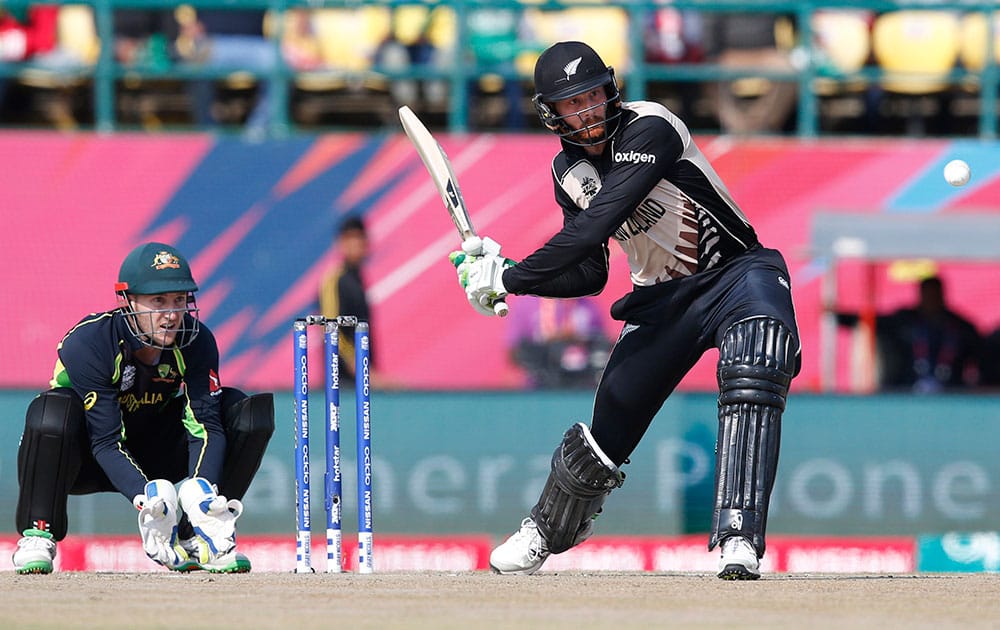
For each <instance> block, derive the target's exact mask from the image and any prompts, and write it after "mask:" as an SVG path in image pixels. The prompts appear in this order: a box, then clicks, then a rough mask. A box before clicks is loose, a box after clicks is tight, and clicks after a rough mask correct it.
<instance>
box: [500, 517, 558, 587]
mask: <svg viewBox="0 0 1000 630" xmlns="http://www.w3.org/2000/svg"><path fill="white" fill-rule="evenodd" d="M549 555H550V554H549V549H548V546H547V545H546V544H545V539H544V538H542V534H541V532H539V531H538V525H536V524H535V521H533V520H532V519H531V517H530V516H529V517H527V518H525V519H524V520H523V521H521V527H520V528H519V529H518V530H517V531H516V532H514V533H513V534H511V536H510V538H508V539H507V540H505V541H504V543H503V544H502V545H500V546H499V547H497V548H496V549H494V550H493V553H491V554H490V569H492V570H493V572H494V573H500V574H502V575H531V574H532V573H534V572H535V571H537V570H538V569H540V568H542V565H543V564H545V560H546V559H547V558H548V557H549Z"/></svg>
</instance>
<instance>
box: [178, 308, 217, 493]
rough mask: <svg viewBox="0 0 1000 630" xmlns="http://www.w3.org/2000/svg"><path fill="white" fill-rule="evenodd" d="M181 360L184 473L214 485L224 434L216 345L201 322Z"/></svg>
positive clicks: (210, 332) (210, 333) (211, 335)
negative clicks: (185, 450) (185, 448)
mask: <svg viewBox="0 0 1000 630" xmlns="http://www.w3.org/2000/svg"><path fill="white" fill-rule="evenodd" d="M177 352H180V351H177ZM183 360H184V364H185V365H186V368H185V372H184V389H185V391H186V392H187V399H188V400H187V405H186V406H185V410H184V418H183V422H184V429H185V431H186V435H187V440H188V475H189V476H191V477H203V478H205V479H208V480H209V481H210V482H212V483H214V484H218V483H219V481H220V476H221V474H222V464H223V461H224V459H225V456H226V433H225V430H224V429H223V427H222V409H221V405H220V401H221V398H222V386H221V383H220V382H219V348H218V346H217V344H216V341H215V336H214V335H213V334H212V331H211V330H209V329H208V327H207V326H206V325H205V324H204V323H202V324H201V330H200V332H199V333H198V336H197V337H196V338H195V340H194V341H193V342H192V343H191V345H190V346H188V347H187V348H185V349H184V350H183Z"/></svg>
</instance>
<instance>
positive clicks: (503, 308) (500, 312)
mask: <svg viewBox="0 0 1000 630" xmlns="http://www.w3.org/2000/svg"><path fill="white" fill-rule="evenodd" d="M493 312H494V313H496V314H497V316H498V317H507V313H509V312H510V309H509V308H507V303H506V302H504V301H503V300H497V301H496V302H494V303H493Z"/></svg>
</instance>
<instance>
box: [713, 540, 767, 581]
mask: <svg viewBox="0 0 1000 630" xmlns="http://www.w3.org/2000/svg"><path fill="white" fill-rule="evenodd" d="M719 577H720V578H721V579H723V580H756V579H757V578H759V577H760V561H759V560H758V559H757V550H756V549H754V546H753V545H752V544H750V541H749V540H747V539H746V538H744V537H742V536H730V537H729V538H727V539H725V540H723V541H722V557H721V558H720V559H719Z"/></svg>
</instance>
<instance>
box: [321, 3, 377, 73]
mask: <svg viewBox="0 0 1000 630" xmlns="http://www.w3.org/2000/svg"><path fill="white" fill-rule="evenodd" d="M312 25H313V32H315V34H316V39H317V41H318V42H319V46H320V55H321V56H322V58H323V61H324V62H325V63H326V65H327V67H329V68H334V69H338V70H344V71H347V72H365V71H367V70H369V69H370V68H371V66H372V61H373V60H374V58H375V51H376V50H377V49H378V46H379V44H380V43H382V41H383V40H384V39H385V38H386V37H387V36H388V35H389V31H390V28H391V19H390V13H389V8H388V7H385V6H374V5H368V6H361V7H357V8H350V9H347V8H345V9H339V8H338V9H317V10H315V11H313V15H312Z"/></svg>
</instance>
